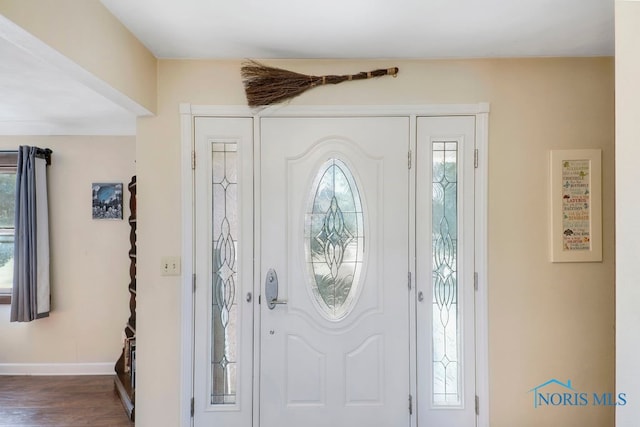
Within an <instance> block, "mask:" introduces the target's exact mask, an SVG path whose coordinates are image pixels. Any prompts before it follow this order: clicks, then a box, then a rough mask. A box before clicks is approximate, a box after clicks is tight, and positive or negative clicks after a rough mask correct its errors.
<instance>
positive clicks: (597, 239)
mask: <svg viewBox="0 0 640 427" xmlns="http://www.w3.org/2000/svg"><path fill="white" fill-rule="evenodd" d="M550 240H551V262H597V261H602V151H601V150H552V151H551V239H550Z"/></svg>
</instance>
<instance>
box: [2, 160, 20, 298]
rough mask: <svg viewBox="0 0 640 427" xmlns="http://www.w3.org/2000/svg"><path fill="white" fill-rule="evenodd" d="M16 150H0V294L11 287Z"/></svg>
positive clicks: (6, 292)
mask: <svg viewBox="0 0 640 427" xmlns="http://www.w3.org/2000/svg"><path fill="white" fill-rule="evenodd" d="M17 162H18V152H17V151H0V296H2V295H5V296H6V295H11V290H12V288H13V236H14V215H15V198H16V166H17Z"/></svg>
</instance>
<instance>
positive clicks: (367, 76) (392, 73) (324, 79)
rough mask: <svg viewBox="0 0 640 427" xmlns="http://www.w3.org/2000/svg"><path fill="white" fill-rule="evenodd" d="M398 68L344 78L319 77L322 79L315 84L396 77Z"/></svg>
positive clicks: (349, 75) (345, 76) (350, 75)
mask: <svg viewBox="0 0 640 427" xmlns="http://www.w3.org/2000/svg"><path fill="white" fill-rule="evenodd" d="M398 71H399V69H398V67H391V68H380V69H377V70H373V71H362V72H360V73H358V74H348V75H344V76H321V77H320V78H321V79H322V80H321V81H320V82H318V83H317V84H321V85H326V84H338V83H342V82H344V81H351V80H366V79H372V78H374V77H382V76H393V77H398Z"/></svg>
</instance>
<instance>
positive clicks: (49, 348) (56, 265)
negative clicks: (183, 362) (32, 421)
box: [0, 136, 135, 370]
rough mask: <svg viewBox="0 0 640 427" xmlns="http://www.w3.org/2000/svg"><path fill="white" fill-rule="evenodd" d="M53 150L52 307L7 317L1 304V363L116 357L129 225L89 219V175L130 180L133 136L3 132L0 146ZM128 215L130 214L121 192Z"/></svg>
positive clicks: (125, 296) (124, 305) (124, 309)
mask: <svg viewBox="0 0 640 427" xmlns="http://www.w3.org/2000/svg"><path fill="white" fill-rule="evenodd" d="M19 145H36V146H39V147H42V148H45V147H48V148H51V149H52V150H53V155H52V165H51V166H50V167H49V168H48V177H49V182H48V187H49V219H50V234H51V236H50V248H51V298H52V305H51V314H50V317H48V318H46V319H41V320H36V321H34V322H30V323H9V315H10V307H9V306H8V305H0V319H1V320H0V337H2V345H0V370H2V369H5V368H6V366H4V367H3V365H4V364H15V363H18V364H24V363H27V364H29V363H42V364H58V363H69V364H78V363H80V364H81V363H113V364H115V361H116V360H117V358H118V357H119V353H120V350H121V349H122V347H121V345H122V344H121V334H122V331H123V329H124V325H125V324H126V321H127V318H128V317H129V304H128V302H129V293H128V291H127V285H128V283H129V258H128V255H127V254H128V252H129V225H128V223H127V221H126V220H123V221H113V220H109V221H107V220H104V221H97V220H92V219H91V184H92V183H93V182H122V183H123V184H125V188H126V184H127V183H128V182H129V180H130V178H131V176H132V175H133V174H135V138H134V137H88V136H73V137H68V136H65V137H35V136H34V137H13V136H0V149H2V150H8V149H16V148H17V147H18V146H19ZM125 205H126V206H125V210H124V215H125V218H127V217H128V216H129V212H130V211H129V206H128V193H126V192H125Z"/></svg>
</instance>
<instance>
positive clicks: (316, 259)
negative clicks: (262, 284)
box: [305, 159, 364, 320]
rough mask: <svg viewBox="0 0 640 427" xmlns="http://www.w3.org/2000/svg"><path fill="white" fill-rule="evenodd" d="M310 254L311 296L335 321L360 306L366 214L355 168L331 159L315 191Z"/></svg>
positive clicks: (309, 231)
mask: <svg viewBox="0 0 640 427" xmlns="http://www.w3.org/2000/svg"><path fill="white" fill-rule="evenodd" d="M305 220H306V221H305V252H306V260H307V266H308V272H309V275H310V286H311V293H312V295H313V297H314V299H315V302H316V303H317V306H318V307H319V308H320V312H321V313H322V314H323V315H324V316H325V317H327V318H328V319H330V320H339V319H341V318H343V317H344V316H346V315H347V314H348V313H349V311H350V310H351V307H352V306H353V304H354V303H355V295H356V292H357V290H358V285H359V281H360V280H359V279H360V271H361V269H362V259H363V254H364V214H363V212H362V203H361V201H360V192H359V191H358V187H357V185H356V182H355V179H354V176H353V174H352V173H351V171H350V170H349V167H348V166H347V165H346V164H345V163H344V162H343V161H341V160H338V159H330V160H328V161H327V162H325V163H324V164H323V165H322V166H321V167H320V170H319V171H318V173H317V174H316V178H315V180H314V182H313V186H312V187H311V189H310V196H309V202H308V205H307V211H306V218H305Z"/></svg>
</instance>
